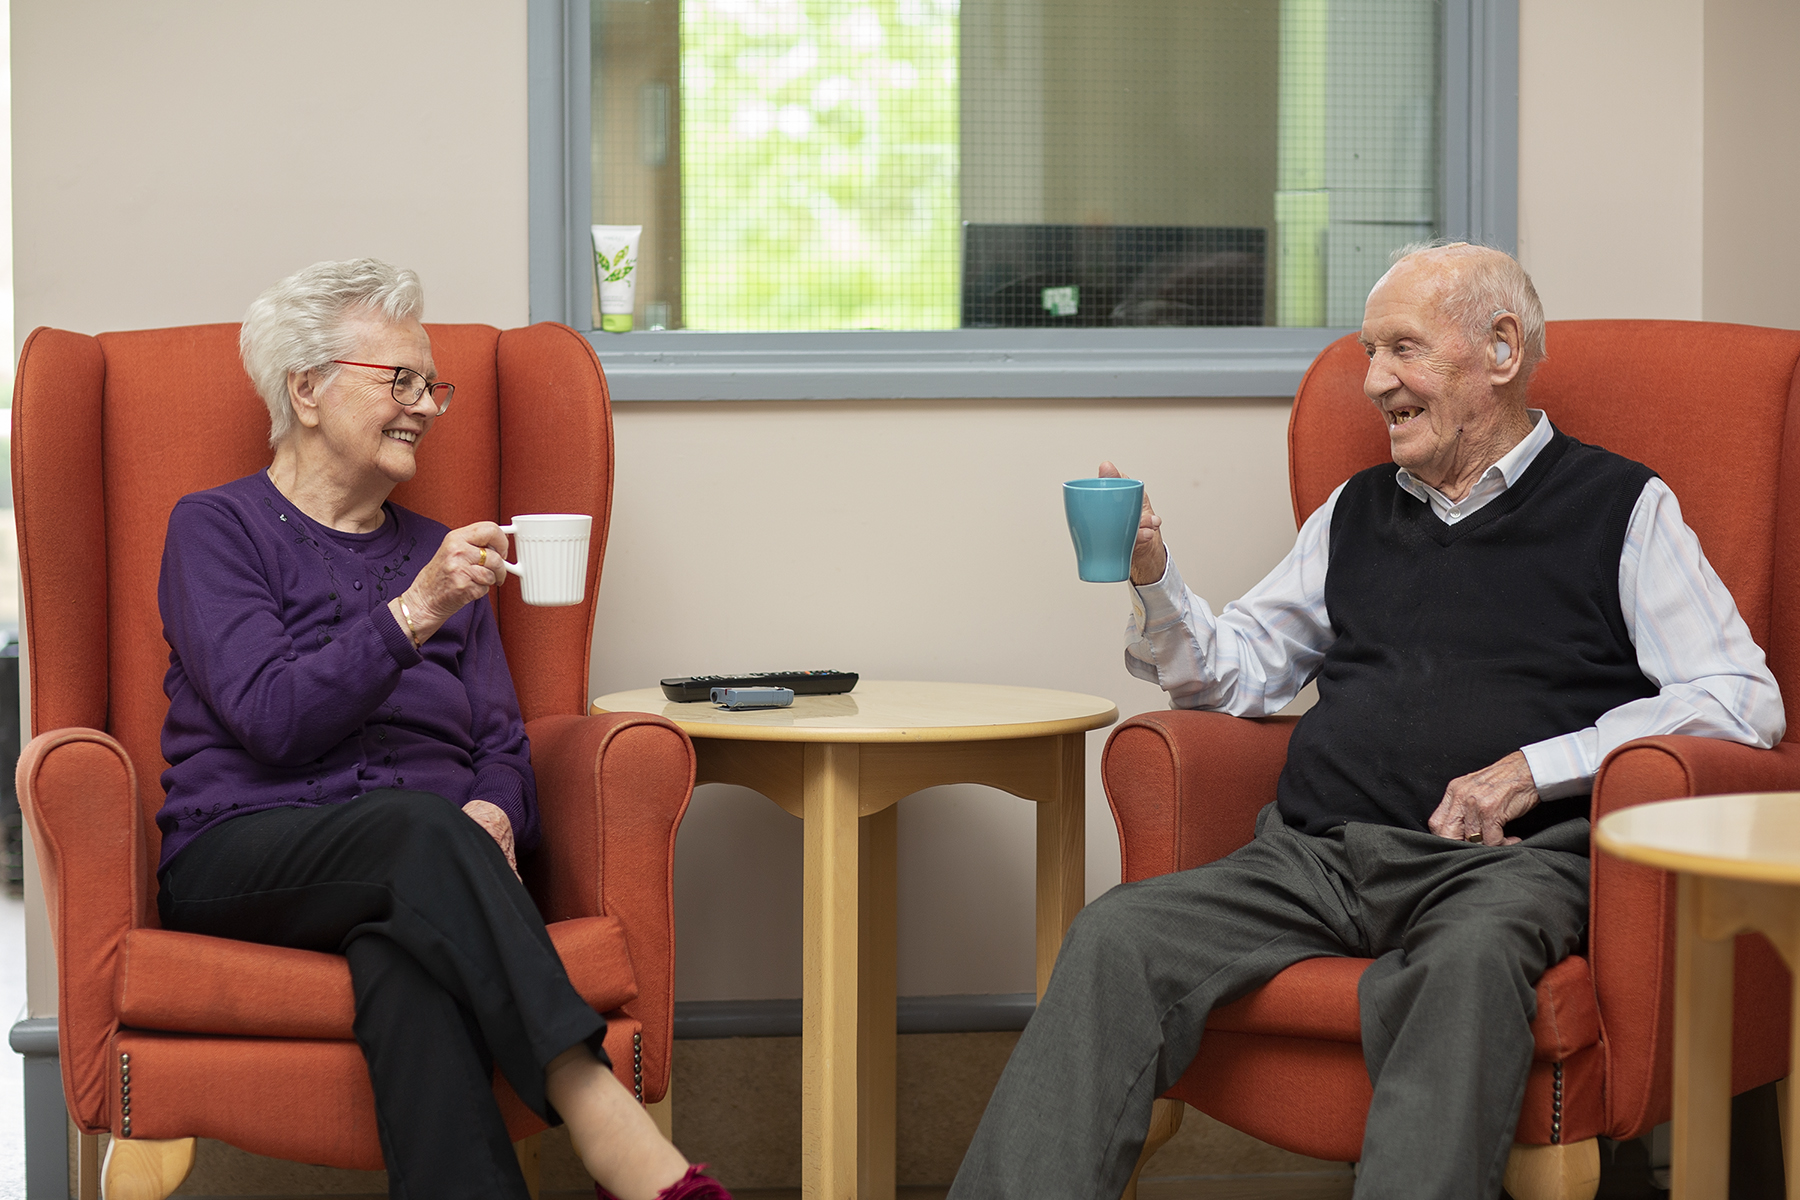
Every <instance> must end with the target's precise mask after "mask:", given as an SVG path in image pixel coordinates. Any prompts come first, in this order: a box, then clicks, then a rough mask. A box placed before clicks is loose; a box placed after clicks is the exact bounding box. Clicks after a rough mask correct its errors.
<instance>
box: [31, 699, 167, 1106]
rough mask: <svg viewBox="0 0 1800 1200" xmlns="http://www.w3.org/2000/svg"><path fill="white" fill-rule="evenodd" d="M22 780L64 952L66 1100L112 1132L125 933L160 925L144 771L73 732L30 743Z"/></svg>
mask: <svg viewBox="0 0 1800 1200" xmlns="http://www.w3.org/2000/svg"><path fill="white" fill-rule="evenodd" d="M17 782H18V790H19V803H20V807H21V808H23V810H24V813H25V820H26V822H27V823H28V824H29V825H30V826H31V837H32V843H33V845H34V847H35V849H36V851H37V859H38V871H39V874H40V875H41V876H42V877H43V882H44V904H45V908H46V909H47V913H48V916H49V919H50V935H51V939H52V940H53V942H54V943H55V947H56V1015H57V1037H58V1041H59V1043H60V1046H59V1049H60V1052H61V1058H62V1078H63V1098H64V1099H65V1100H66V1101H67V1102H68V1106H69V1115H70V1116H71V1117H73V1118H74V1121H75V1124H76V1125H78V1126H79V1127H80V1128H81V1130H82V1131H83V1132H84V1133H104V1132H106V1131H107V1130H108V1129H110V1128H111V1115H110V1108H111V1098H112V1095H113V1091H114V1089H113V1087H112V1080H113V1075H112V1072H111V1071H110V1069H109V1062H110V1059H111V1043H112V1036H113V1032H114V1031H115V1030H116V1029H117V1028H118V1012H117V1010H116V1008H115V1001H114V986H113V984H114V977H115V975H116V972H117V969H118V962H119V958H120V955H121V954H122V952H123V948H124V944H125V935H126V934H127V933H128V932H130V931H131V930H132V929H133V928H135V927H138V926H142V925H148V924H151V921H150V919H149V917H150V914H149V911H148V905H149V898H150V897H151V896H152V895H154V894H155V890H156V889H155V883H154V879H153V872H152V870H151V864H150V857H149V847H148V846H147V844H146V840H145V838H144V829H143V821H142V818H141V817H140V816H139V813H138V803H137V774H136V772H135V771H134V770H133V768H132V764H131V758H130V756H129V755H128V754H126V752H125V748H124V747H123V746H121V745H120V744H119V743H118V742H117V741H114V740H113V739H112V738H111V737H109V736H107V735H106V734H104V733H102V732H100V731H99V730H98V729H82V728H69V729H56V730H51V731H50V732H48V733H41V734H39V735H38V736H37V737H35V738H32V739H31V742H30V744H29V745H27V746H26V747H25V752H24V753H23V754H21V755H20V756H19V769H18V775H17Z"/></svg>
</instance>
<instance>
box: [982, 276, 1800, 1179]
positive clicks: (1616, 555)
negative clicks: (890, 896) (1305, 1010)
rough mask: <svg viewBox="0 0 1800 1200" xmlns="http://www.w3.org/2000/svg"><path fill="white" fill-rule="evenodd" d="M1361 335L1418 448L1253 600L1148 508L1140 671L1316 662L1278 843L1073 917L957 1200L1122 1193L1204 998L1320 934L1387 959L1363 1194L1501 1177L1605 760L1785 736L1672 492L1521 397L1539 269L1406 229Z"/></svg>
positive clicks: (1357, 495)
mask: <svg viewBox="0 0 1800 1200" xmlns="http://www.w3.org/2000/svg"><path fill="white" fill-rule="evenodd" d="M1362 341H1363V344H1364V346H1365V347H1366V348H1367V350H1368V354H1369V370H1368V375H1367V377H1366V379H1365V382H1364V385H1363V387H1364V391H1365V392H1366V393H1367V394H1368V397H1369V399H1370V400H1372V401H1373V402H1374V403H1375V405H1376V407H1377V408H1379V409H1380V410H1381V412H1382V415H1383V416H1384V417H1385V418H1386V419H1387V423H1388V430H1389V437H1390V440H1391V443H1392V448H1393V458H1394V463H1395V464H1396V466H1397V467H1398V469H1397V470H1396V469H1395V467H1394V466H1381V467H1376V468H1372V469H1370V470H1367V471H1363V472H1361V473H1360V474H1358V475H1356V476H1354V477H1353V478H1351V479H1350V480H1349V481H1348V482H1346V483H1345V484H1343V485H1342V486H1341V487H1339V488H1338V489H1337V491H1335V492H1334V493H1332V495H1331V497H1330V498H1329V499H1328V500H1327V501H1326V502H1325V504H1324V505H1323V506H1322V507H1320V509H1319V510H1318V511H1317V512H1315V513H1314V514H1313V515H1312V516H1311V517H1309V518H1308V519H1307V521H1306V523H1305V525H1304V527H1303V528H1302V529H1301V531H1300V535H1299V539H1298V540H1297V542H1296V543H1295V546H1294V549H1293V551H1292V552H1291V553H1290V554H1289V555H1288V557H1287V558H1286V560H1284V561H1283V562H1282V563H1281V565H1280V566H1278V567H1277V568H1276V569H1275V571H1274V572H1273V573H1272V574H1270V575H1269V577H1268V578H1266V579H1265V580H1263V582H1262V583H1260V584H1258V585H1257V586H1256V587H1255V588H1254V589H1253V590H1252V591H1251V592H1250V594H1249V595H1247V596H1245V597H1244V598H1243V599H1242V600H1239V601H1238V602H1236V603H1235V604H1231V605H1228V606H1227V607H1226V608H1225V610H1224V611H1223V612H1222V613H1221V614H1219V616H1218V617H1216V618H1215V617H1214V616H1213V614H1212V612H1211V610H1210V609H1209V608H1208V607H1207V605H1206V602H1205V601H1203V600H1202V599H1200V597H1198V596H1196V595H1194V594H1193V593H1192V592H1190V591H1189V590H1188V589H1187V588H1186V587H1185V586H1184V585H1183V584H1182V582H1181V577H1180V575H1179V574H1178V573H1177V572H1176V570H1175V567H1174V565H1173V563H1171V562H1170V561H1169V556H1168V553H1167V551H1166V550H1165V548H1164V545H1163V540H1162V530H1161V525H1162V522H1161V520H1160V519H1159V518H1158V517H1157V516H1156V515H1155V514H1154V513H1153V512H1152V511H1151V508H1150V506H1149V503H1148V502H1147V501H1146V503H1145V506H1144V514H1143V519H1142V524H1141V527H1140V529H1139V535H1138V544H1137V547H1136V551H1135V554H1134V557H1133V559H1132V571H1131V579H1132V583H1133V584H1134V585H1135V587H1134V589H1133V607H1134V610H1135V613H1134V619H1133V621H1132V624H1131V627H1130V630H1129V634H1128V645H1127V650H1126V663H1127V666H1128V667H1129V668H1130V669H1131V671H1132V673H1133V674H1135V675H1138V676H1140V677H1142V678H1145V679H1152V680H1155V681H1156V682H1157V683H1158V684H1160V685H1161V686H1162V687H1163V688H1164V689H1165V690H1166V691H1167V692H1168V693H1169V694H1170V697H1171V699H1172V702H1173V703H1174V704H1175V705H1176V706H1179V707H1187V708H1205V709H1212V710H1216V711H1220V712H1226V713H1232V714H1236V715H1240V716H1262V715H1265V714H1268V713H1273V712H1275V711H1277V710H1279V709H1280V708H1281V707H1282V706H1284V705H1285V704H1287V703H1288V702H1289V701H1290V700H1292V699H1293V698H1294V696H1295V695H1296V694H1297V693H1298V692H1299V691H1300V689H1301V688H1302V687H1303V686H1304V685H1305V684H1306V683H1307V682H1308V681H1309V680H1315V679H1316V680H1317V682H1318V691H1319V699H1318V703H1317V704H1316V705H1315V706H1314V707H1313V708H1312V709H1311V710H1310V711H1309V712H1307V714H1306V715H1305V716H1303V717H1302V718H1301V720H1300V722H1299V724H1298V725H1297V726H1296V727H1295V729H1294V733H1293V738H1292V741H1291V742H1290V745H1289V750H1288V761H1287V766H1286V769H1285V770H1284V771H1283V772H1282V775H1281V780H1280V783H1279V784H1278V786H1277V789H1276V798H1275V801H1274V803H1272V804H1270V805H1269V806H1268V807H1267V808H1265V809H1264V810H1263V812H1262V814H1261V816H1260V818H1259V819H1258V822H1257V836H1256V838H1255V839H1254V840H1253V841H1252V842H1251V843H1250V844H1249V845H1247V846H1245V847H1243V848H1242V849H1240V850H1238V851H1237V852H1235V853H1233V854H1231V855H1229V856H1227V857H1225V858H1223V859H1221V860H1219V861H1217V862H1214V863H1210V864H1207V865H1206V866H1202V867H1197V868H1195V869H1193V870H1189V871H1182V872H1178V873H1176V874H1172V875H1165V876H1161V877H1159V878H1155V879H1147V880H1143V881H1141V882H1138V883H1134V884H1129V885H1126V886H1123V887H1119V888H1115V889H1114V890H1112V891H1111V892H1109V893H1107V894H1106V895H1105V896H1103V897H1101V898H1100V899H1099V900H1097V901H1095V902H1094V903H1093V904H1092V905H1090V906H1088V908H1087V909H1086V910H1085V911H1084V912H1083V913H1082V914H1081V916H1080V917H1079V918H1077V920H1076V922H1075V924H1074V926H1073V927H1072V928H1071V929H1070V931H1069V936H1068V938H1067V939H1066V940H1065V942H1064V944H1063V948H1062V953H1061V956H1060V958H1059V960H1058V962H1057V965H1056V971H1055V974H1054V975H1053V976H1052V978H1051V980H1050V986H1049V989H1048V991H1047V992H1046V994H1045V996H1044V1000H1043V1003H1042V1004H1041V1005H1040V1006H1039V1008H1038V1010H1037V1013H1036V1015H1035V1016H1034V1017H1033V1018H1032V1021H1031V1024H1030V1026H1029V1027H1028V1028H1027V1029H1026V1031H1025V1033H1024V1035H1023V1037H1021V1039H1020V1041H1019V1045H1018V1048H1017V1050H1016V1051H1015V1052H1014V1054H1013V1057H1012V1061H1011V1062H1010V1063H1009V1064H1008V1065H1007V1068H1006V1072H1005V1074H1004V1076H1003V1077H1002V1078H1001V1081H1000V1084H999V1086H998V1088H997V1089H996V1090H995V1093H994V1097H993V1100H992V1101H991V1102H990V1104H989V1106H988V1110H987V1114H986V1116H985V1117H984V1118H983V1119H982V1123H981V1127H980V1129H979V1131H978V1132H977V1134H976V1136H975V1141H974V1143H973V1145H972V1146H971V1147H970V1150H969V1154H968V1157H967V1158H966V1159H965V1160H964V1162H963V1166H962V1170H961V1172H960V1173H959V1174H958V1176H957V1180H956V1184H955V1186H954V1187H953V1188H952V1189H951V1196H952V1197H953V1198H955V1200H975V1198H976V1197H981V1198H984V1200H985V1198H988V1197H1021V1198H1023V1197H1027V1196H1029V1197H1033V1198H1037V1200H1041V1198H1044V1197H1061V1196H1066V1197H1071V1198H1073V1197H1081V1198H1083V1200H1089V1198H1101V1197H1114V1196H1117V1195H1118V1194H1119V1192H1120V1190H1121V1189H1122V1188H1123V1186H1124V1184H1125V1182H1126V1180H1127V1178H1128V1177H1129V1175H1130V1173H1131V1169H1132V1166H1133V1164H1134V1163H1135V1162H1136V1160H1137V1156H1138V1153H1139V1150H1140V1147H1141V1146H1142V1144H1143V1139H1144V1132H1145V1128H1146V1125H1147V1123H1148V1120H1149V1115H1150V1106H1151V1102H1152V1101H1153V1100H1154V1099H1155V1098H1156V1097H1157V1096H1159V1095H1161V1094H1162V1092H1163V1091H1164V1090H1165V1089H1167V1088H1168V1087H1169V1086H1170V1085H1171V1084H1172V1083H1174V1081H1175V1080H1176V1079H1177V1078H1179V1077H1180V1075H1181V1074H1182V1072H1183V1071H1184V1070H1185V1069H1186V1068H1187V1066H1188V1064H1189V1063H1190V1062H1192V1061H1193V1058H1194V1055H1195V1053H1196V1052H1197V1051H1198V1049H1199V1044H1200V1037H1201V1033H1202V1030H1203V1027H1204V1025H1205V1023H1206V1017H1207V1014H1208V1012H1209V1011H1210V1010H1211V1009H1213V1008H1214V1007H1215V1006H1217V1005H1220V1004H1225V1003H1228V1002H1230V1001H1232V1000H1234V999H1236V998H1237V997H1239V996H1242V995H1244V994H1245V993H1246V992H1248V991H1250V990H1252V989H1253V988H1256V987H1258V986H1260V985H1261V984H1263V983H1265V982H1266V981H1268V980H1269V979H1270V978H1272V977H1273V976H1274V975H1276V974H1277V973H1278V972H1280V971H1281V970H1282V969H1284V968H1286V967H1288V966H1290V965H1291V964H1293V963H1295V962H1297V961H1299V960H1301V959H1305V958H1314V957H1319V956H1323V955H1351V956H1357V957H1367V958H1372V959H1374V960H1375V962H1374V964H1373V965H1372V966H1371V967H1370V968H1369V969H1368V971H1366V972H1365V973H1364V975H1363V977H1362V982H1361V985H1360V989H1359V994H1358V999H1359V1002H1360V1005H1361V1010H1362V1032H1363V1053H1364V1057H1365V1060H1366V1062H1367V1066H1368V1071H1369V1078H1370V1080H1371V1082H1372V1083H1373V1085H1374V1100H1373V1102H1372V1104H1371V1105H1370V1109H1369V1118H1368V1125H1367V1130H1366V1133H1365V1137H1364V1142H1363V1157H1362V1163H1361V1169H1360V1171H1359V1176H1358V1181H1357V1187H1356V1194H1357V1195H1358V1196H1363V1197H1404V1198H1406V1200H1422V1198H1426V1197H1452V1196H1456V1197H1481V1198H1484V1200H1487V1198H1491V1197H1494V1196H1498V1195H1499V1194H1500V1179H1501V1174H1502V1172H1503V1170H1504V1168H1505V1164H1506V1158H1507V1152H1508V1149H1509V1147H1510V1145H1511V1142H1512V1135H1513V1129H1514V1126H1515V1125H1516V1124H1517V1122H1518V1113H1519V1105H1520V1102H1521V1100H1522V1099H1523V1096H1524V1091H1525V1082H1526V1076H1527V1074H1528V1072H1529V1069H1530V1065H1531V1051H1532V1038H1531V1031H1530V1023H1531V1020H1532V1017H1533V1016H1534V1015H1535V996H1534V992H1533V988H1534V986H1535V984H1536V983H1537V980H1538V977H1539V976H1540V975H1542V974H1543V972H1544V971H1545V970H1547V969H1548V968H1549V967H1551V966H1552V965H1554V964H1555V963H1556V962H1557V961H1558V960H1560V959H1561V958H1563V957H1564V956H1565V955H1567V954H1568V953H1570V952H1571V951H1572V950H1574V949H1575V947H1576V946H1577V945H1578V944H1579V943H1580V941H1581V937H1582V931H1583V928H1584V926H1585V925H1586V920H1587V887H1588V861H1587V857H1586V856H1587V852H1588V821H1587V816H1586V814H1587V793H1588V792H1589V790H1590V788H1591V784H1592V780H1593V776H1594V773H1595V771H1596V770H1597V769H1598V767H1599V764H1600V761H1601V759H1602V758H1604V756H1605V755H1606V753H1607V752H1608V751H1609V750H1611V749H1612V748H1613V747H1615V746H1617V745H1619V744H1621V743H1622V742H1625V741H1627V740H1629V739H1631V738H1634V737H1642V736H1646V735H1650V734H1663V733H1684V734H1699V735H1703V736H1711V737H1720V738H1729V739H1732V740H1735V741H1740V742H1745V743H1749V744H1751V745H1756V746H1764V747H1766V746H1770V745H1773V744H1774V743H1775V741H1776V740H1777V739H1779V738H1780V736H1781V734H1782V732H1783V715H1782V706H1781V698H1780V695H1779V693H1778V692H1777V689H1776V685H1775V680H1774V679H1773V677H1772V676H1770V674H1769V672H1768V670H1767V668H1766V667H1765V665H1764V662H1763V654H1762V651H1761V650H1760V649H1759V648H1758V647H1757V646H1756V644H1755V642H1753V641H1752V640H1751V637H1750V633H1749V630H1748V629H1746V628H1745V626H1744V623H1743V620H1742V619H1741V618H1740V617H1739V615H1738V612H1737V608H1736V605H1735V604H1734V603H1733V602H1732V599H1731V595H1730V593H1729V592H1727V591H1726V589H1725V587H1724V585H1723V584H1722V583H1720V581H1719V579H1718V577H1717V575H1715V574H1714V573H1713V570H1712V568H1711V567H1710V566H1709V565H1708V564H1707V562H1706V558H1705V556H1704V554H1703V553H1702V552H1701V549H1700V544H1699V542H1698V540H1697V539H1696V538H1695V536H1694V534H1693V532H1692V531H1691V530H1690V529H1688V527H1687V526H1686V525H1685V524H1684V523H1683V521H1682V519H1681V512H1680V507H1679V505H1678V504H1677V503H1676V500H1675V497H1674V495H1673V494H1672V493H1671V492H1670V491H1669V489H1668V487H1667V486H1666V485H1664V484H1663V482H1662V481H1661V480H1660V479H1658V478H1657V477H1656V475H1655V474H1654V473H1653V472H1652V471H1651V470H1650V469H1649V468H1647V467H1645V466H1642V465H1641V464H1638V463H1635V462H1631V461H1630V460H1628V459H1624V458H1621V457H1619V456H1617V455H1615V454H1611V453H1609V452H1607V451H1605V450H1602V449H1600V448H1598V447H1595V446H1588V445H1584V444H1582V443H1580V442H1577V441H1576V440H1574V439H1573V438H1571V437H1569V436H1568V435H1566V434H1563V433H1559V432H1558V431H1557V430H1556V429H1555V428H1554V427H1553V426H1552V425H1551V423H1550V420H1549V418H1548V417H1547V416H1546V415H1545V414H1544V413H1542V412H1539V411H1536V410H1533V409H1530V408H1528V407H1527V406H1526V384H1527V380H1528V379H1529V378H1530V375H1531V372H1532V369H1533V368H1534V367H1535V366H1536V365H1537V364H1538V362H1539V361H1540V360H1541V359H1542V358H1543V357H1544V319H1543V311H1542V308H1541V307H1540V305H1539V303H1538V299H1537V294H1536V292H1535V290H1534V289H1533V288H1532V286H1531V281H1530V280H1529V279H1528V278H1527V277H1526V275H1525V272H1524V270H1523V269H1522V268H1520V266H1519V265H1518V263H1516V262H1514V261H1513V260H1512V259H1511V258H1510V257H1509V256H1507V255H1505V254H1502V253H1500V252H1498V251H1495V250H1488V249H1484V248H1480V247H1475V246H1469V245H1463V244H1456V245H1449V246H1435V247H1427V248H1423V249H1418V250H1415V251H1413V252H1411V253H1408V254H1406V255H1404V256H1403V257H1402V258H1400V259H1399V261H1398V262H1397V263H1396V264H1395V265H1394V267H1393V268H1392V269H1391V270H1390V271H1389V272H1388V273H1387V274H1386V275H1385V276H1384V277H1383V278H1382V279H1381V281H1380V282H1378V283H1377V284H1376V285H1375V288H1374V290H1373V291H1372V292H1370V294H1369V300H1368V305H1367V308H1366V310H1365V314H1364V319H1363V326H1362ZM1101 471H1102V474H1112V473H1116V472H1113V471H1112V468H1111V464H1106V465H1104V466H1103V467H1102V468H1101Z"/></svg>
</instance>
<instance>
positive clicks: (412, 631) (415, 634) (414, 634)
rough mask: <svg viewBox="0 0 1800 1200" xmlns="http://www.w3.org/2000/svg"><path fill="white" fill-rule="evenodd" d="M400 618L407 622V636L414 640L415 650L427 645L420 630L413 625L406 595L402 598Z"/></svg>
mask: <svg viewBox="0 0 1800 1200" xmlns="http://www.w3.org/2000/svg"><path fill="white" fill-rule="evenodd" d="M400 616H401V617H402V618H403V619H404V620H405V621H406V636H407V637H409V638H411V639H412V644H413V649H414V650H417V649H418V648H419V647H420V646H422V645H424V644H425V643H424V642H423V641H422V640H421V639H420V637H419V631H418V628H417V627H416V626H414V625H413V619H412V613H410V612H408V611H407V609H406V597H405V596H404V595H403V596H401V597H400Z"/></svg>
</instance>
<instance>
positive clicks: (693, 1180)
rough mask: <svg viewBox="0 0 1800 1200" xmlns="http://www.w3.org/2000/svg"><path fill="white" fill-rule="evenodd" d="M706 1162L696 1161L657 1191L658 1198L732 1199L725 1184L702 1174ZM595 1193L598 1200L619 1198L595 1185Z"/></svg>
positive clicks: (682, 1199) (666, 1199)
mask: <svg viewBox="0 0 1800 1200" xmlns="http://www.w3.org/2000/svg"><path fill="white" fill-rule="evenodd" d="M705 1169H706V1164H705V1163H695V1164H694V1165H693V1166H691V1167H689V1168H688V1169H687V1174H685V1175H683V1176H682V1177H681V1178H680V1179H677V1180H676V1181H675V1182H674V1183H671V1184H670V1185H669V1186H668V1187H666V1188H664V1189H663V1190H662V1191H660V1192H658V1193H656V1200H731V1193H730V1192H728V1191H726V1190H725V1185H724V1184H722V1183H720V1182H719V1181H718V1180H716V1179H714V1178H713V1177H712V1176H711V1175H705V1174H702V1172H703V1171H704V1170H705ZM594 1195H595V1196H596V1197H597V1198H598V1200H618V1197H616V1196H614V1195H613V1194H612V1193H611V1192H609V1191H607V1190H606V1189H605V1188H603V1187H601V1186H600V1185H599V1184H597V1183H596V1184H595V1185H594Z"/></svg>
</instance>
